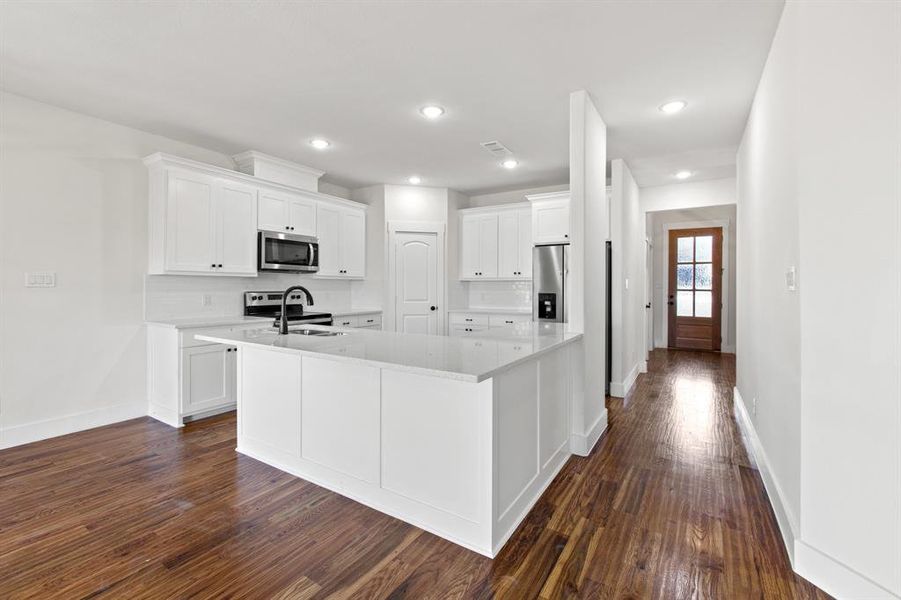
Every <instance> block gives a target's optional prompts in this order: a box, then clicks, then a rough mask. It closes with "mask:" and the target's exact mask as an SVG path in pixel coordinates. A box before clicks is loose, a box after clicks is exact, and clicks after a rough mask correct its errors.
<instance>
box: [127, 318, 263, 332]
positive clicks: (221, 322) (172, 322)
mask: <svg viewBox="0 0 901 600" xmlns="http://www.w3.org/2000/svg"><path fill="white" fill-rule="evenodd" d="M145 323H146V324H147V325H156V326H159V327H172V328H174V329H199V328H203V327H229V326H231V325H253V324H255V323H259V324H260V325H267V324H270V325H271V324H272V317H245V316H244V315H235V316H233V317H187V318H182V319H160V320H154V321H145Z"/></svg>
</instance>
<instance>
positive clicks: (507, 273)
mask: <svg viewBox="0 0 901 600" xmlns="http://www.w3.org/2000/svg"><path fill="white" fill-rule="evenodd" d="M497 275H498V277H501V278H504V279H511V278H512V279H531V278H532V213H531V211H529V210H528V209H522V210H515V211H503V212H501V213H500V214H499V215H498V258H497Z"/></svg>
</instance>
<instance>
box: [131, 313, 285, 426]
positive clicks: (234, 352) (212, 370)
mask: <svg viewBox="0 0 901 600" xmlns="http://www.w3.org/2000/svg"><path fill="white" fill-rule="evenodd" d="M268 326H269V323H268V322H266V323H249V324H245V325H232V326H225V327H211V328H187V329H178V328H175V327H171V326H166V325H160V324H148V326H147V397H148V399H149V407H148V414H149V415H150V416H151V417H154V418H155V419H158V420H160V421H162V422H164V423H167V424H169V425H172V426H173V427H181V426H182V425H183V424H184V422H185V420H187V419H191V418H200V417H205V416H210V415H214V414H218V413H221V412H226V411H229V410H232V409H234V407H235V402H236V401H237V392H236V387H235V386H236V378H237V375H236V373H237V358H238V349H237V348H235V347H234V346H229V345H225V344H214V343H212V342H207V341H203V340H198V339H196V338H195V337H194V336H195V335H197V334H210V335H215V334H216V333H220V334H230V333H234V332H236V331H241V330H247V329H260V328H266V327H268Z"/></svg>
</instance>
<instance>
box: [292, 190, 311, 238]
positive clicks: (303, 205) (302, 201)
mask: <svg viewBox="0 0 901 600" xmlns="http://www.w3.org/2000/svg"><path fill="white" fill-rule="evenodd" d="M288 212H289V219H288V223H289V224H290V226H291V228H292V229H291V233H296V234H298V235H316V201H315V200H310V199H308V198H297V199H294V200H291V201H290V202H289V203H288Z"/></svg>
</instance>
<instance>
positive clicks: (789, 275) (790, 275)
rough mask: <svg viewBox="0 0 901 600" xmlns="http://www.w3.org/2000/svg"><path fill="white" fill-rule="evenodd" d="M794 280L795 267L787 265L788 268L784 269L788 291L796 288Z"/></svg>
mask: <svg viewBox="0 0 901 600" xmlns="http://www.w3.org/2000/svg"><path fill="white" fill-rule="evenodd" d="M795 280H796V274H795V268H794V267H789V268H788V269H786V270H785V287H786V288H788V291H790V292H794V291H795V289H796V288H797V282H796V281H795Z"/></svg>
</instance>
